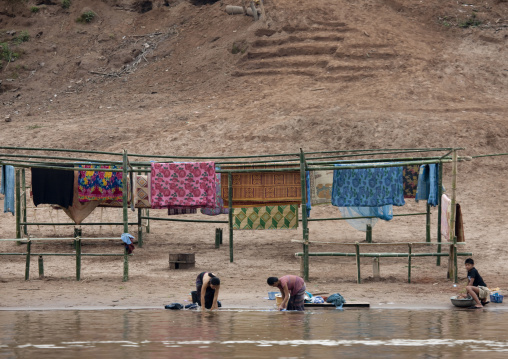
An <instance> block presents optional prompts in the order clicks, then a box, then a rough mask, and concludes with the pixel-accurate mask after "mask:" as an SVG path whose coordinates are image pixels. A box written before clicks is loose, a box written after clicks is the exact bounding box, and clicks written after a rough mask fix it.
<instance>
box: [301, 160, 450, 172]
mask: <svg viewBox="0 0 508 359" xmlns="http://www.w3.org/2000/svg"><path fill="white" fill-rule="evenodd" d="M442 162H444V163H448V162H451V160H443V161H442ZM433 163H436V161H434V160H433V161H405V162H397V163H393V162H386V163H380V164H361V165H357V166H353V165H351V166H348V165H344V166H340V167H336V166H333V167H332V166H327V167H312V166H311V165H309V167H308V168H307V169H308V170H309V171H332V170H333V171H335V170H353V169H363V168H388V167H401V166H408V165H426V164H433Z"/></svg>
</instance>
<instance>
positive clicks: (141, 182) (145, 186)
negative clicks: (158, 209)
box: [134, 174, 151, 208]
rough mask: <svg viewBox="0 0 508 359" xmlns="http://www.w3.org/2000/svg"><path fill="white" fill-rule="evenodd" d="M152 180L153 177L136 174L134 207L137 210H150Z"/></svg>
mask: <svg viewBox="0 0 508 359" xmlns="http://www.w3.org/2000/svg"><path fill="white" fill-rule="evenodd" d="M150 180H151V176H150V174H148V175H138V174H134V206H135V207H136V208H150V207H151V205H150Z"/></svg>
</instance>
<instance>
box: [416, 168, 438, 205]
mask: <svg viewBox="0 0 508 359" xmlns="http://www.w3.org/2000/svg"><path fill="white" fill-rule="evenodd" d="M438 192H439V164H438V163H433V164H429V165H421V166H420V172H419V173H418V185H417V187H416V197H415V201H416V202H418V201H420V200H426V201H427V203H428V204H430V205H431V206H433V207H436V206H437V205H438V204H439V195H438Z"/></svg>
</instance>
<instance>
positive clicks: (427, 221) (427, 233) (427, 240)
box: [425, 202, 430, 243]
mask: <svg viewBox="0 0 508 359" xmlns="http://www.w3.org/2000/svg"><path fill="white" fill-rule="evenodd" d="M425 223H426V229H427V230H426V233H425V241H426V242H429V243H430V204H429V202H427V215H426V216H425Z"/></svg>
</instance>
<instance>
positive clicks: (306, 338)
mask: <svg viewBox="0 0 508 359" xmlns="http://www.w3.org/2000/svg"><path fill="white" fill-rule="evenodd" d="M506 316H507V314H505V312H504V311H496V310H489V311H487V310H485V311H467V310H449V311H446V310H421V311H420V310H416V311H408V310H372V309H371V310H344V311H335V310H315V311H313V312H309V311H307V312H305V313H301V312H300V313H281V312H276V311H227V310H224V311H219V312H205V313H202V312H199V311H169V310H162V309H161V310H142V311H131V310H105V311H46V312H44V311H36V312H0V357H2V358H4V357H5V358H27V357H32V356H34V357H35V356H36V357H37V358H67V357H68V358H71V357H72V358H90V357H107V358H111V357H120V356H121V357H123V358H131V357H141V356H143V357H147V358H167V357H168V355H169V357H173V356H174V357H175V358H176V357H191V358H198V359H199V358H224V357H235V358H242V357H248V358H252V357H256V358H258V357H270V358H322V357H327V358H328V357H331V358H339V357H340V358H343V357H346V358H347V357H351V358H364V357H369V356H374V355H375V356H380V357H386V358H406V357H417V358H468V357H471V358H472V357H476V356H479V355H484V354H487V355H488V357H489V358H497V357H499V358H501V357H503V358H504V357H505V356H506V354H507V352H508V339H507V338H506V337H505V336H504V335H503V333H504V332H505V331H506V329H508V321H507V320H506V319H507V317H506Z"/></svg>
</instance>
